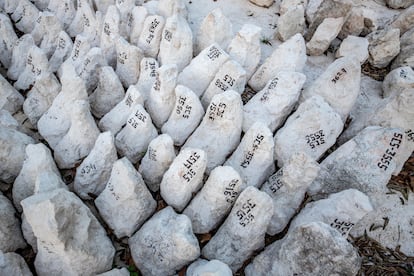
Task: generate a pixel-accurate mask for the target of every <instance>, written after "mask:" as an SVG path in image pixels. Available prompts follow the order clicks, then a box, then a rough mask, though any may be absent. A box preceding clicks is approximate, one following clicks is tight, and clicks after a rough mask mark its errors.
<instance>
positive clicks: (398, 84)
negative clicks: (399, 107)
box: [382, 66, 414, 98]
mask: <svg viewBox="0 0 414 276" xmlns="http://www.w3.org/2000/svg"><path fill="white" fill-rule="evenodd" d="M405 88H414V70H413V69H411V67H409V66H404V67H399V68H396V69H394V70H392V71H391V72H389V73H388V74H387V75H386V76H385V78H384V81H383V82H382V90H383V96H384V98H386V97H391V96H396V95H398V94H400V93H401V92H402V91H403V90H404V89H405Z"/></svg>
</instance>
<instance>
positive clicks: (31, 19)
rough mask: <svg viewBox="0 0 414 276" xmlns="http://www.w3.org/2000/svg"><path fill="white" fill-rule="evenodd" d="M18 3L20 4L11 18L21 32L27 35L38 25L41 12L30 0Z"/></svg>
mask: <svg viewBox="0 0 414 276" xmlns="http://www.w3.org/2000/svg"><path fill="white" fill-rule="evenodd" d="M16 2H18V4H17V6H16V9H15V10H14V11H13V13H12V14H11V16H10V17H11V19H12V20H13V21H14V22H15V26H16V28H17V29H18V30H19V31H21V32H23V33H25V34H27V33H30V32H32V31H33V28H34V26H35V24H36V19H37V18H38V15H39V10H38V9H37V7H36V6H35V5H34V4H33V3H32V2H30V1H29V0H19V1H16Z"/></svg>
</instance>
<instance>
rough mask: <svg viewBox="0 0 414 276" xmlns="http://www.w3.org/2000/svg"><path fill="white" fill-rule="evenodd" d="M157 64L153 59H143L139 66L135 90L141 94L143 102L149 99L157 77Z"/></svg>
mask: <svg viewBox="0 0 414 276" xmlns="http://www.w3.org/2000/svg"><path fill="white" fill-rule="evenodd" d="M158 68H159V65H158V62H157V61H156V60H155V59H153V58H146V57H144V58H143V59H142V60H141V64H140V75H139V78H138V82H137V85H136V86H137V89H138V90H139V91H140V92H141V94H142V97H143V99H144V101H146V100H147V99H148V97H149V94H150V91H151V87H152V86H153V85H154V82H155V80H156V77H157V70H158Z"/></svg>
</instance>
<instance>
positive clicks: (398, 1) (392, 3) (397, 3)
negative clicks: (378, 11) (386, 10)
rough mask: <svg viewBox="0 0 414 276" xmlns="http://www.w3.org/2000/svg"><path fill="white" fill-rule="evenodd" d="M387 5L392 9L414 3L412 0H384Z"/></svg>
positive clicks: (403, 7) (402, 7)
mask: <svg viewBox="0 0 414 276" xmlns="http://www.w3.org/2000/svg"><path fill="white" fill-rule="evenodd" d="M385 2H386V3H387V6H389V7H390V8H393V9H405V8H408V7H409V6H411V5H414V1H413V0H386V1H385Z"/></svg>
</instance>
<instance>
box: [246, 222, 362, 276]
mask: <svg viewBox="0 0 414 276" xmlns="http://www.w3.org/2000/svg"><path fill="white" fill-rule="evenodd" d="M360 267H361V258H360V257H359V255H358V251H357V249H356V248H354V247H353V246H352V245H351V244H350V243H349V242H348V241H347V240H346V239H345V238H344V237H342V236H341V234H339V233H338V232H337V231H335V230H334V229H332V228H331V227H330V226H329V225H327V224H325V223H322V222H311V223H308V224H304V225H301V226H299V227H297V228H296V229H294V230H293V231H291V232H289V233H288V235H287V236H286V237H285V238H284V239H282V240H279V241H276V242H274V243H273V244H271V245H269V246H268V247H267V248H266V249H265V251H263V252H262V253H261V254H260V255H258V256H257V257H256V258H255V259H254V260H253V262H252V263H251V264H250V265H248V266H247V267H246V269H245V274H246V276H253V275H280V276H282V275H293V274H298V275H336V274H342V273H343V274H346V275H356V274H357V273H358V271H359V269H360Z"/></svg>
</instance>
